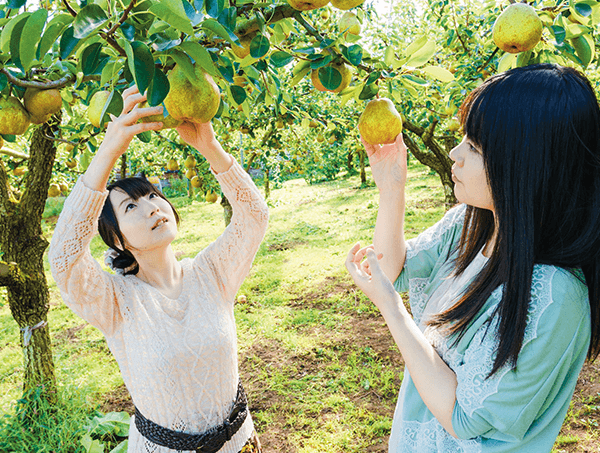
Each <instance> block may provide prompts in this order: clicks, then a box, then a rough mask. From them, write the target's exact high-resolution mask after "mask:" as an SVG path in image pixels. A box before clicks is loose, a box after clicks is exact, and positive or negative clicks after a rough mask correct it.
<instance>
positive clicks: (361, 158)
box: [358, 150, 367, 184]
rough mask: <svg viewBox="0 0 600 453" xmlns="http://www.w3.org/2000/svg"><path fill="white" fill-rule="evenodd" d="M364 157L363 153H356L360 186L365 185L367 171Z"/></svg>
mask: <svg viewBox="0 0 600 453" xmlns="http://www.w3.org/2000/svg"><path fill="white" fill-rule="evenodd" d="M365 157H366V153H365V151H363V150H360V151H359V152H358V158H359V161H360V183H361V184H366V183H367V171H366V170H365Z"/></svg>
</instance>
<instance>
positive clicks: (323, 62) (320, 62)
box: [310, 55, 333, 69]
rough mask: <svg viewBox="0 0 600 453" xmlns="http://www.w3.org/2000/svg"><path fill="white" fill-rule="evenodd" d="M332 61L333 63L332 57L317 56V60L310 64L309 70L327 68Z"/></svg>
mask: <svg viewBox="0 0 600 453" xmlns="http://www.w3.org/2000/svg"><path fill="white" fill-rule="evenodd" d="M332 61H333V56H332V55H327V56H323V55H319V56H318V57H317V58H315V59H314V60H312V61H311V62H310V69H319V68H322V67H323V66H327V65H328V64H329V63H331V62H332Z"/></svg>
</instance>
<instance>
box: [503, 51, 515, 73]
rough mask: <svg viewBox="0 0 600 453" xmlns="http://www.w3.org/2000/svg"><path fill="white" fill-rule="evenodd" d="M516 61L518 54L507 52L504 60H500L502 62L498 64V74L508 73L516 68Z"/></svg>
mask: <svg viewBox="0 0 600 453" xmlns="http://www.w3.org/2000/svg"><path fill="white" fill-rule="evenodd" d="M516 61H517V54H516V53H508V52H506V53H505V54H504V55H502V58H500V61H499V62H498V72H504V71H508V70H509V69H511V68H512V67H513V66H514V64H515V62H516Z"/></svg>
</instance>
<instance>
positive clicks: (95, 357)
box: [0, 165, 600, 453]
mask: <svg viewBox="0 0 600 453" xmlns="http://www.w3.org/2000/svg"><path fill="white" fill-rule="evenodd" d="M409 171H410V175H409V179H410V183H409V188H408V191H407V193H408V199H407V236H408V237H412V236H415V235H417V234H418V233H419V232H421V231H423V230H424V229H425V228H426V227H427V226H429V225H431V224H432V223H434V222H435V221H436V220H437V219H439V218H440V217H441V216H442V215H443V212H444V207H443V202H442V200H443V195H442V191H441V189H440V186H439V181H438V180H437V178H436V177H435V176H434V175H431V174H430V173H429V172H428V170H427V169H426V168H424V167H422V166H420V165H411V167H410V170H409ZM174 203H175V204H176V206H177V207H178V210H179V213H180V216H181V217H182V219H183V222H182V225H181V228H180V234H179V238H178V240H177V241H176V243H175V244H174V248H175V250H176V251H178V252H180V253H181V254H182V255H183V256H193V255H194V254H195V253H196V252H197V251H198V250H200V249H202V248H203V247H205V246H206V245H208V244H209V243H210V242H211V241H212V240H214V239H215V238H216V237H217V236H218V235H219V234H220V233H221V231H222V230H223V220H222V209H221V207H220V206H219V205H218V204H215V205H211V204H206V203H198V202H190V201H189V200H187V199H185V198H181V199H176V200H174ZM269 205H270V224H269V230H268V232H267V235H266V238H265V240H264V242H263V244H262V245H261V248H260V250H259V252H258V254H257V257H256V260H255V264H254V266H253V268H252V271H251V273H250V275H249V277H248V278H247V279H246V281H245V283H244V285H243V286H242V288H241V290H240V292H239V294H244V295H246V296H247V302H246V303H245V304H238V305H237V307H236V317H237V326H238V337H239V358H240V370H241V376H242V379H243V381H244V384H245V386H246V389H247V392H248V394H249V397H250V406H251V411H252V414H253V417H254V420H255V422H256V426H257V431H258V433H259V434H260V437H261V441H262V442H263V446H264V450H265V452H289V453H293V452H298V453H309V452H310V453H312V452H320V453H327V452H332V453H333V452H344V453H346V452H384V451H387V437H388V435H389V432H390V428H391V423H392V416H393V411H394V407H395V402H396V395H397V392H398V389H399V387H400V382H401V380H402V372H403V363H402V359H401V357H400V356H399V354H398V350H397V348H396V347H395V345H394V343H393V340H392V338H391V335H390V334H389V332H388V330H387V328H386V326H385V324H384V322H383V320H382V318H381V317H380V316H379V315H378V313H377V311H376V310H375V309H374V307H373V306H372V304H371V303H370V302H369V301H368V300H367V299H366V298H365V297H364V296H363V295H362V294H361V293H360V292H359V291H357V290H356V288H355V287H354V286H353V285H352V284H351V280H350V278H349V276H348V275H347V273H346V271H345V268H344V264H343V263H344V259H345V256H346V254H347V251H348V250H349V249H350V247H351V246H352V245H353V244H354V243H355V242H356V241H360V242H361V243H363V244H368V243H370V242H371V238H372V234H373V228H374V225H375V218H376V214H377V193H376V189H375V188H374V187H367V188H360V187H359V180H358V178H357V177H351V178H348V179H344V180H339V181H335V182H331V183H324V184H319V185H313V186H308V185H306V184H305V183H304V181H303V180H292V181H288V182H287V183H285V185H284V186H283V187H282V188H280V189H276V190H273V191H272V193H271V197H270V199H269ZM53 210H54V211H55V212H54V213H57V212H58V210H59V208H58V207H54V208H53V207H52V206H50V207H49V211H48V213H49V214H52V213H53V212H52V211H53ZM55 220H56V219H55V217H52V216H51V217H49V218H48V219H47V222H46V224H45V229H46V232H47V237H50V236H51V234H52V230H53V225H54V222H55ZM104 249H105V247H104V245H103V244H102V242H101V240H100V239H99V238H96V239H95V240H94V242H93V243H92V254H93V255H94V256H95V257H96V258H97V259H98V260H99V261H101V255H102V253H103V252H104ZM47 275H48V278H49V284H50V291H51V305H52V306H51V310H50V315H49V322H50V326H51V334H52V338H53V344H54V354H55V362H56V374H57V378H58V381H59V383H60V385H61V386H63V387H64V388H65V390H67V389H68V390H69V391H71V390H72V389H76V388H78V389H79V390H80V391H81V393H82V394H83V395H85V397H86V400H87V403H85V404H89V405H90V407H95V406H97V405H99V406H100V408H101V409H102V410H103V411H105V412H108V411H120V410H127V411H131V409H132V406H131V402H130V400H129V397H128V395H127V392H126V390H125V389H124V387H123V383H122V380H121V377H120V375H119V371H118V368H117V365H116V363H115V362H114V360H113V359H112V357H111V355H110V353H109V351H108V349H107V347H106V343H105V341H104V339H103V337H102V335H101V334H100V333H99V332H98V331H97V330H96V329H94V328H92V327H90V326H89V325H87V324H86V323H85V322H84V321H82V320H81V319H79V318H77V317H76V316H75V315H74V314H73V313H72V312H71V311H70V310H69V309H68V308H66V307H65V306H64V305H63V303H62V301H61V299H60V295H59V293H58V290H57V288H56V285H55V284H54V282H53V281H52V277H51V275H50V273H49V272H48V273H47ZM0 295H2V293H0ZM1 300H2V299H0V301H1ZM17 345H18V329H17V327H16V324H15V323H14V321H13V320H12V318H11V316H10V312H9V310H8V306H7V305H5V306H3V307H0V346H1V351H0V411H1V412H5V413H10V412H11V411H12V404H13V402H14V401H15V400H16V399H17V398H19V396H20V391H19V390H20V378H21V372H22V365H21V352H20V349H19V347H18V346H17ZM598 422H600V364H596V365H586V368H585V369H584V371H583V372H582V375H581V378H580V382H579V384H578V388H577V392H576V396H575V398H574V400H573V403H572V405H571V409H570V411H569V415H568V417H567V420H566V422H565V426H564V428H563V432H562V433H561V437H560V438H559V440H558V442H557V445H556V448H555V451H556V452H558V451H568V452H574V451H589V452H595V451H600V450H599V447H598V446H599V445H600V436H599V434H598V431H599V430H598Z"/></svg>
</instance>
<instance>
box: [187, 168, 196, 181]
mask: <svg viewBox="0 0 600 453" xmlns="http://www.w3.org/2000/svg"><path fill="white" fill-rule="evenodd" d="M196 175H197V173H196V170H194V169H193V168H190V169H188V171H186V172H185V177H186V178H187V179H192V178H193V177H194V176H196Z"/></svg>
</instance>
